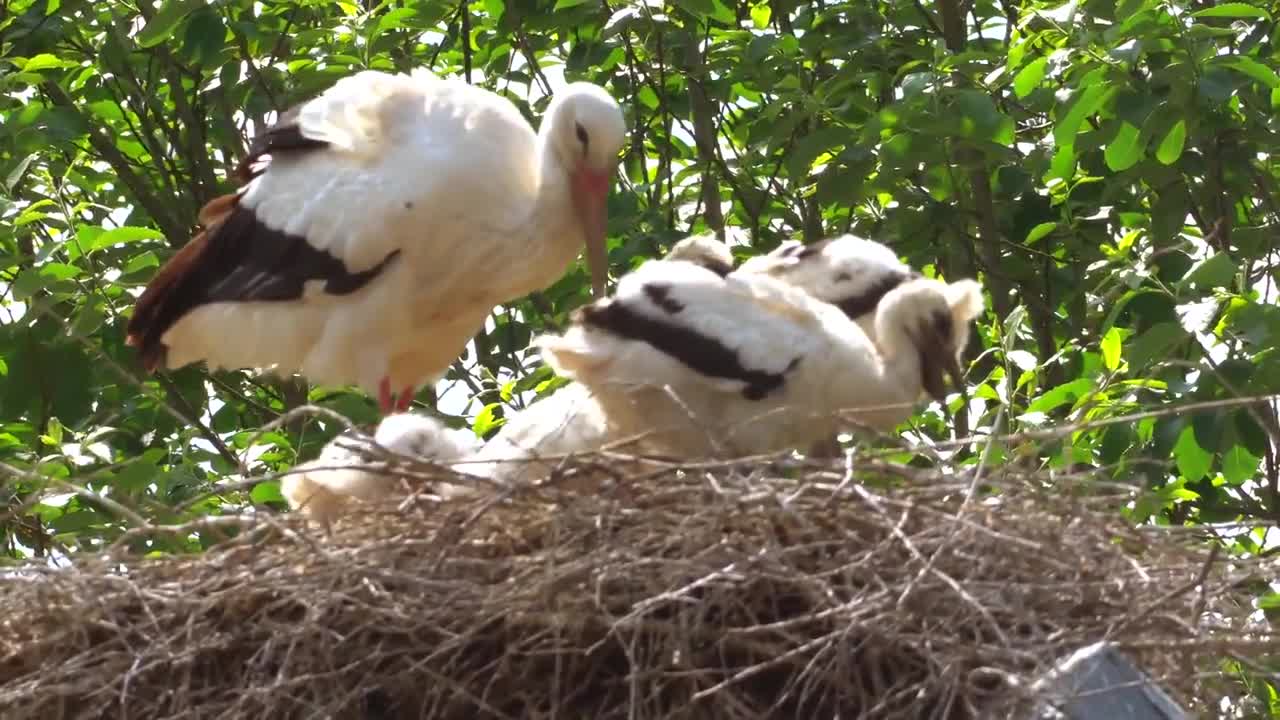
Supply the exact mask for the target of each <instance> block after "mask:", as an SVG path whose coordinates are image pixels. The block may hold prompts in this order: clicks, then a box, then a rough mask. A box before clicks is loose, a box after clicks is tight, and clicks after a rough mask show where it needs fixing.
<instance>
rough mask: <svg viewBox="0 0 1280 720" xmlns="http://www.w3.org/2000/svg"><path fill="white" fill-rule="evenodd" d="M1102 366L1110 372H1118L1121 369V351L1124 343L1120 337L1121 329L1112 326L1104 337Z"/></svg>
mask: <svg viewBox="0 0 1280 720" xmlns="http://www.w3.org/2000/svg"><path fill="white" fill-rule="evenodd" d="M1100 347H1101V350H1102V364H1103V366H1105V367H1106V368H1107V369H1108V370H1116V369H1118V368H1119V367H1120V351H1121V349H1122V348H1123V343H1122V340H1121V337H1120V328H1118V327H1115V326H1112V327H1111V329H1110V330H1108V331H1107V334H1106V335H1103V336H1102V343H1101V346H1100Z"/></svg>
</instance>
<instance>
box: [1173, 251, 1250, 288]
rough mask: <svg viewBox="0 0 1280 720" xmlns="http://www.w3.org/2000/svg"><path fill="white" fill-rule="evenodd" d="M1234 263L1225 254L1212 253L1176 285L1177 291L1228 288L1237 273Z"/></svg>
mask: <svg viewBox="0 0 1280 720" xmlns="http://www.w3.org/2000/svg"><path fill="white" fill-rule="evenodd" d="M1237 269H1238V268H1237V266H1236V262H1235V261H1234V260H1232V259H1231V256H1230V255H1227V254H1226V253H1214V254H1213V255H1210V256H1209V257H1207V258H1205V259H1204V260H1202V261H1200V262H1199V263H1197V264H1196V265H1195V267H1194V268H1193V269H1192V270H1191V272H1189V273H1187V276H1186V277H1184V278H1183V279H1182V280H1181V281H1180V282H1179V283H1178V286H1177V287H1178V290H1180V291H1181V290H1186V289H1188V288H1195V289H1196V290H1210V289H1213V288H1225V287H1230V286H1231V283H1232V282H1233V281H1234V280H1235V277H1236V272H1237Z"/></svg>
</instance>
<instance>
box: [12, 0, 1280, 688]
mask: <svg viewBox="0 0 1280 720" xmlns="http://www.w3.org/2000/svg"><path fill="white" fill-rule="evenodd" d="M1275 11H1276V8H1275V7H1274V5H1273V4H1271V3H1264V2H1214V0H1206V1H1205V2H1188V1H1185V0H1118V1H1117V0H1074V1H1073V2H1067V3H1060V2H1055V1H1053V0H1046V1H1040V2H1035V1H1022V2H1019V1H1015V0H1008V1H1006V0H1001V2H998V3H997V2H992V1H990V0H972V1H971V2H960V0H936V1H935V2H921V1H920V0H879V1H877V2H867V1H864V0H851V1H850V2H833V1H830V0H759V1H758V2H748V1H747V0H672V1H671V2H669V3H667V4H663V3H654V2H645V3H640V2H617V1H613V2H609V1H605V0H554V2H553V1H552V0H475V1H474V2H461V3H459V2H448V3H445V2H436V1H435V0H421V1H419V2H392V1H391V0H384V2H380V3H374V2H371V1H370V2H363V3H361V4H356V3H352V2H337V3H331V2H318V1H316V0H302V1H300V2H289V3H275V2H248V0H224V1H222V2H216V3H211V4H206V3H202V2H199V1H198V0H164V1H163V2H161V3H159V4H158V5H157V4H153V3H152V2H150V1H149V0H144V1H143V2H141V3H138V4H133V3H128V2H122V1H120V0H101V1H95V2H88V1H85V0H0V86H2V87H3V90H4V93H3V95H2V96H0V290H2V291H3V292H2V295H0V376H3V382H2V383H0V460H3V462H4V463H5V464H6V465H5V469H6V470H7V472H8V477H7V478H5V479H4V480H2V481H0V508H2V509H0V557H5V558H7V559H9V560H21V559H25V558H31V557H37V558H51V559H57V558H62V557H65V556H66V555H67V554H68V553H74V552H76V551H79V550H86V549H93V548H97V547H101V546H102V545H103V544H104V543H109V542H111V541H112V540H113V539H114V538H116V537H117V536H118V535H119V534H120V533H121V532H122V531H123V530H124V529H125V528H127V527H128V526H129V525H130V523H131V522H137V521H139V520H146V521H154V522H180V521H184V520H188V519H191V518H193V517H199V516H201V515H217V514H226V513H239V512H243V511H244V510H245V509H246V508H247V507H249V506H258V507H264V506H270V507H280V503H279V495H278V490H277V487H276V484H275V483H274V482H271V481H267V482H258V481H254V480H251V479H250V480H246V479H247V478H254V477H260V476H262V475H263V474H264V473H267V472H271V471H279V470H282V469H285V468H287V467H289V466H291V465H292V464H294V463H295V462H297V461H298V460H299V459H300V458H309V457H312V456H313V455H314V454H315V452H316V451H317V449H318V447H319V446H320V444H321V443H323V442H324V441H325V440H327V439H328V438H329V437H331V436H332V435H333V433H335V432H337V430H338V427H337V426H336V425H335V424H334V423H332V422H328V421H325V420H322V419H312V420H307V421H298V422H294V423H291V424H289V425H287V426H283V427H280V428H278V429H275V430H272V431H270V432H266V433H264V434H258V432H257V429H258V428H260V427H261V426H262V425H264V424H266V423H268V422H270V421H272V420H275V419H276V418H278V417H279V415H280V413H281V412H282V411H284V410H286V409H288V408H291V407H294V406H297V405H299V404H302V403H305V402H311V403H315V404H318V405H321V406H325V407H328V408H331V409H333V410H336V411H339V412H341V413H343V414H345V415H347V416H348V417H350V418H352V419H353V420H355V421H358V422H367V421H369V420H372V419H373V417H374V413H373V410H374V408H373V405H372V404H371V402H370V401H369V400H368V399H367V398H365V397H364V396H363V395H361V394H359V393H355V392H352V391H350V390H346V389H342V388H331V387H309V386H307V385H306V384H304V383H302V382H297V381H277V380H272V379H266V378H261V377H256V376H254V375H252V374H250V373H245V372H218V373H209V372H207V371H205V370H204V369H203V368H197V367H190V368H185V369H182V370H178V371H175V372H170V373H162V374H160V375H159V376H156V377H145V378H144V377H142V376H141V375H140V374H139V371H138V368H137V365H136V363H135V360H134V356H133V353H132V351H131V350H129V349H128V348H125V347H124V346H123V328H124V324H125V322H126V318H127V315H128V313H129V312H130V307H131V303H132V297H133V295H134V294H136V292H138V289H139V287H140V286H141V285H142V284H143V283H145V282H146V281H147V280H148V279H149V278H150V277H151V275H152V273H154V271H155V269H156V267H157V266H158V265H159V264H160V262H161V261H162V260H163V259H164V258H165V257H167V256H168V255H169V254H170V253H172V252H173V251H174V249H175V248H177V247H180V246H181V245H182V244H183V243H185V242H186V241H187V239H188V238H189V237H190V235H191V232H192V230H193V222H194V219H195V217H196V210H197V209H198V208H199V207H200V205H201V204H202V203H204V202H205V201H207V200H208V199H210V198H212V197H214V196H215V195H217V194H220V193H223V192H226V191H228V190H229V189H230V188H231V185H230V184H229V183H228V181H227V177H226V173H227V171H228V169H229V168H230V167H232V166H233V164H234V163H235V161H236V160H237V159H239V158H240V157H242V156H243V155H244V151H245V141H246V138H247V136H248V135H249V134H250V133H251V132H252V131H253V130H254V129H255V128H261V127H263V125H264V124H265V123H267V122H269V121H270V119H271V118H272V113H273V112H274V111H276V110H279V109H283V108H285V107H287V106H289V105H291V104H293V103H296V102H298V101H300V100H303V99H306V98H307V97H309V96H311V95H313V94H315V93H316V92H318V91H320V90H322V89H323V88H325V87H327V86H328V85H330V84H331V83H333V82H334V81H335V80H336V79H337V78H339V77H341V76H344V75H347V74H350V73H352V72H355V71H357V70H360V69H365V68H373V69H380V70H407V69H408V68H410V67H415V66H426V67H429V68H431V69H433V70H434V71H435V72H437V73H439V74H441V75H453V76H461V77H465V78H467V79H468V80H469V81H470V82H474V83H477V84H481V85H483V86H485V87H488V88H490V89H493V90H496V91H498V92H501V93H503V94H505V95H506V96H508V97H510V98H511V99H512V100H513V101H515V102H516V103H517V104H518V105H519V106H520V107H521V108H522V109H523V110H525V111H526V112H528V113H529V114H530V116H531V117H533V116H536V115H537V114H538V113H539V112H540V111H541V110H542V109H543V108H544V107H545V102H546V98H547V94H548V93H549V92H550V91H552V90H553V89H554V87H556V86H557V85H558V84H559V83H561V82H563V80H564V79H565V78H568V79H579V78H581V79H588V80H592V81H594V82H597V83H600V84H602V85H604V86H606V87H607V88H609V89H610V90H611V91H612V92H613V93H614V94H615V95H616V96H617V97H618V98H619V99H620V100H621V101H622V102H623V104H624V106H625V107H626V109H627V112H628V115H629V123H630V127H631V129H632V130H631V136H630V144H629V147H628V149H627V151H626V154H625V157H624V159H623V169H622V171H621V174H620V184H619V187H618V188H617V190H616V192H615V194H614V196H613V197H612V198H611V200H610V212H611V223H610V225H611V229H610V237H611V259H612V262H613V265H614V268H615V274H617V273H622V272H625V271H626V269H627V268H628V267H632V266H634V265H636V264H637V263H639V262H641V261H643V260H644V259H645V258H647V257H652V256H654V255H656V254H659V253H660V251H661V250H662V249H663V248H665V247H668V246H669V245H670V244H671V243H672V242H673V241H674V240H675V239H677V238H679V237H682V236H684V235H685V234H687V233H690V232H697V231H703V230H708V229H710V230H714V231H716V232H717V233H720V234H722V235H724V236H727V237H728V238H729V239H730V240H731V241H732V242H734V243H735V245H736V247H735V252H737V253H739V254H740V255H742V256H747V255H751V254H755V253H759V252H763V251H767V250H769V249H771V248H772V247H774V246H775V245H776V244H777V243H778V242H779V241H781V240H782V239H784V238H790V237H796V238H802V239H806V240H811V239H814V238H817V237H821V236H824V235H828V234H833V233H840V232H855V233H859V234H863V235H866V236H869V237H873V238H876V239H880V240H883V241H885V242H887V243H889V244H890V245H892V246H893V247H894V248H895V249H896V250H897V251H898V252H899V253H900V254H901V255H903V256H904V257H905V258H907V259H908V260H909V261H910V262H911V263H912V264H913V265H915V266H917V267H920V268H922V269H923V270H924V271H925V272H927V273H939V274H942V275H945V276H948V277H960V276H979V277H981V278H982V279H983V280H984V282H985V284H986V287H987V289H988V291H989V293H990V303H989V304H990V307H991V308H992V309H993V311H992V312H991V313H990V314H989V315H988V316H987V318H986V319H985V320H984V321H982V322H981V323H980V332H979V333H978V335H979V337H978V338H977V340H975V342H974V346H973V348H972V351H973V353H972V354H973V356H974V357H976V358H977V361H976V363H975V364H974V366H973V368H972V370H971V372H970V381H971V383H972V385H973V391H974V392H973V399H972V401H971V403H970V404H969V406H968V407H967V408H961V407H959V405H960V400H959V399H958V398H957V399H956V400H954V401H953V402H952V407H951V408H950V409H951V410H952V411H953V412H956V413H957V422H956V424H955V425H953V426H948V425H947V424H946V423H944V422H943V420H942V414H941V412H939V410H938V409H937V408H934V409H933V410H930V411H927V412H925V413H922V414H921V415H920V416H918V417H917V418H916V419H915V420H914V421H913V423H912V425H913V426H914V427H913V429H912V432H913V433H916V434H918V435H919V436H929V437H932V438H934V439H942V438H946V437H947V436H948V435H950V436H951V437H953V438H960V439H963V438H966V437H968V436H970V435H971V434H974V435H976V436H978V438H979V439H978V440H976V441H973V442H959V443H956V444H955V446H954V447H957V448H959V450H960V452H961V455H960V457H962V458H969V459H967V460H965V462H977V456H978V453H977V452H976V451H977V450H978V449H979V448H982V447H986V446H987V445H988V443H987V438H988V437H989V436H991V435H993V434H1001V433H1015V434H1013V435H1011V436H1010V437H1008V438H1007V439H1001V440H999V441H996V442H992V443H990V455H989V456H988V461H994V462H1020V463H1026V464H1029V465H1033V466H1040V467H1052V468H1060V469H1067V468H1082V467H1083V468H1096V469H1098V470H1099V472H1100V477H1102V478H1105V479H1110V480H1114V481H1118V482H1123V483H1130V484H1134V485H1138V486H1140V487H1142V488H1144V489H1145V490H1146V491H1147V492H1145V493H1144V495H1143V496H1142V497H1143V499H1142V500H1141V501H1140V502H1138V503H1135V504H1134V505H1133V506H1132V507H1129V508H1126V509H1125V512H1128V513H1130V514H1131V515H1132V518H1133V520H1135V521H1139V522H1154V523H1170V524H1188V523H1191V524H1198V525H1201V526H1202V527H1204V529H1205V531H1206V532H1207V533H1212V534H1215V535H1217V536H1218V537H1220V538H1221V539H1222V541H1223V542H1224V543H1225V544H1226V546H1227V547H1228V548H1229V549H1230V550H1231V551H1233V552H1236V553H1250V554H1265V553H1271V552H1274V551H1275V550H1274V548H1275V546H1276V542H1275V539H1274V534H1275V530H1274V529H1273V528H1274V526H1275V524H1276V523H1277V521H1278V520H1280V466H1278V463H1277V458H1276V438H1277V434H1278V433H1280V424H1278V423H1277V421H1276V418H1275V413H1274V409H1273V407H1272V406H1271V405H1270V404H1269V403H1231V402H1229V401H1232V400H1234V399H1238V398H1241V397H1248V396H1258V395H1264V394H1270V393H1274V392H1276V391H1277V389H1278V387H1280V354H1278V353H1277V352H1276V348H1277V347H1280V308H1277V305H1276V289H1275V283H1276V281H1277V280H1278V279H1280V275H1278V274H1277V265H1276V262H1277V260H1276V254H1277V242H1276V230H1277V227H1278V223H1280V214H1278V211H1280V206H1278V205H1277V202H1278V201H1277V186H1278V184H1280V168H1278V167H1277V164H1276V161H1275V160H1274V159H1273V158H1272V152H1273V150H1275V149H1276V147H1277V143H1276V137H1277V136H1276V124H1275V120H1274V115H1275V112H1276V109H1277V108H1280V75H1278V74H1277V57H1276V40H1277V32H1278V31H1277V26H1276V23H1275V20H1274V17H1273V14H1274V12H1275ZM494 271H495V272H500V271H501V269H500V268H495V269H494ZM588 297H589V288H588V283H587V281H586V275H585V273H584V272H582V270H581V269H577V270H575V271H573V272H571V273H569V274H568V275H566V276H565V277H564V278H563V279H562V280H561V281H560V282H558V283H557V284H556V285H554V286H552V287H550V288H548V289H546V290H545V291H544V292H542V293H538V294H535V295H534V296H532V297H530V298H529V299H528V300H526V301H524V302H521V303H519V304H516V305H512V306H510V307H505V308H501V309H499V310H498V311H497V312H495V313H494V315H493V318H492V321H491V322H490V324H489V326H488V328H487V329H486V331H485V332H484V333H482V334H481V335H480V336H478V337H477V338H476V339H475V342H474V343H473V346H472V347H471V348H470V349H469V351H468V353H467V355H466V356H465V357H463V358H462V359H460V360H459V362H458V363H457V364H456V365H455V367H454V369H453V371H452V372H451V373H450V376H449V381H448V382H446V383H444V384H442V386H441V388H439V393H440V397H439V398H438V404H439V406H440V407H441V409H442V410H443V411H444V412H445V414H447V415H449V416H451V417H455V418H456V422H458V423H463V422H466V423H470V424H472V426H473V427H474V428H475V430H476V432H478V433H481V434H486V433H489V432H491V431H492V430H493V429H494V428H495V427H496V426H497V425H498V424H500V423H501V417H502V413H503V411H504V410H505V409H507V408H509V407H519V406H521V405H522V404H523V403H525V402H528V401H529V400H531V399H532V396H534V395H536V394H537V393H545V392H548V391H550V390H552V389H554V387H556V386H557V382H556V381H555V380H554V378H552V376H551V374H550V373H549V371H547V370H546V369H545V368H541V367H540V366H539V365H538V363H537V361H536V358H535V357H532V356H530V355H529V354H528V353H527V352H526V351H525V348H526V346H527V344H528V341H529V339H530V337H531V336H532V335H534V334H536V333H538V332H541V331H543V330H546V329H551V328H556V327H560V326H562V325H563V323H564V321H565V317H566V313H567V312H568V311H569V310H570V309H572V308H573V307H576V306H578V305H580V304H581V303H583V302H585V301H586V300H587V299H588ZM430 400H432V402H433V403H436V402H437V399H430ZM1191 402H1195V403H1207V405H1205V406H1204V408H1203V409H1201V410H1199V411H1197V412H1172V411H1171V409H1173V408H1178V407H1181V406H1183V405H1185V404H1187V403H1191ZM1134 413H1148V414H1147V415H1145V416H1143V417H1141V418H1140V419H1125V420H1116V419H1117V418H1125V417H1127V416H1130V415H1132V414H1134ZM1062 428H1065V429H1062ZM1042 430H1043V431H1044V432H1040V431H1042ZM1019 433H1020V434H1019ZM1037 433H1039V434H1037ZM970 456H972V457H970ZM67 483H74V486H72V485H68V484H67ZM75 488H81V489H83V490H86V491H87V492H82V493H80V494H75V493H73V492H70V490H72V489H75ZM216 540H217V537H216V536H214V535H212V534H209V533H203V534H201V533H197V534H195V535H192V536H190V537H184V538H173V539H170V540H165V541H154V543H153V544H148V545H147V546H145V547H140V548H138V549H139V550H143V551H148V550H149V551H153V552H178V551H189V550H196V549H199V548H200V547H202V546H204V545H205V544H207V543H210V542H214V541H216ZM1256 592H1257V598H1258V599H1257V602H1258V603H1259V606H1260V608H1262V609H1263V610H1267V611H1269V610H1270V609H1272V608H1274V607H1275V606H1277V605H1278V604H1280V596H1277V595H1276V594H1274V593H1273V592H1272V591H1271V590H1270V589H1269V588H1265V587H1259V588H1257V589H1256ZM1242 677H1243V678H1244V679H1243V680H1242V682H1246V683H1251V682H1252V681H1251V680H1249V679H1248V677H1249V676H1242ZM1249 689H1250V690H1252V691H1256V693H1257V695H1256V697H1257V698H1259V702H1260V706H1261V707H1270V708H1272V709H1273V710H1277V709H1280V701H1277V700H1276V699H1275V698H1276V693H1275V690H1274V689H1272V688H1271V687H1270V686H1269V685H1266V684H1265V683H1258V684H1251V685H1249Z"/></svg>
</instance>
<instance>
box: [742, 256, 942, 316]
mask: <svg viewBox="0 0 1280 720" xmlns="http://www.w3.org/2000/svg"><path fill="white" fill-rule="evenodd" d="M735 272H738V273H745V274H752V273H755V274H764V275H768V276H769V277H772V278H775V279H777V280H781V281H782V282H785V283H787V284H788V285H794V286H795V287H798V288H800V289H802V290H804V291H805V292H807V293H809V294H810V295H812V296H814V297H816V298H818V299H819V300H822V301H823V302H828V303H831V304H832V305H835V306H837V307H839V308H840V309H841V310H843V311H844V314H845V315H847V316H848V317H849V318H851V319H852V320H854V321H856V322H857V323H858V325H859V326H860V327H861V328H862V330H863V331H864V332H866V333H867V335H869V336H870V337H871V339H872V340H873V341H874V340H875V339H876V330H875V311H876V307H877V306H878V305H879V304H880V301H881V300H882V299H883V298H884V297H885V296H886V295H887V294H889V292H890V291H892V290H893V289H894V288H897V287H898V286H900V285H902V284H903V283H905V282H907V281H909V280H913V279H915V278H918V277H921V275H920V273H918V272H916V271H915V270H913V269H912V268H911V267H910V266H909V265H907V264H906V263H904V262H902V261H901V260H900V259H898V255H897V254H896V253H894V252H893V250H891V249H889V248H888V247H887V246H885V245H883V244H881V243H878V242H875V241H874V240H867V239H865V238H860V237H858V236H856V235H847V234H846V235H840V236H838V237H834V238H828V239H826V240H820V241H818V242H815V243H811V244H809V245H805V244H803V243H800V242H797V241H794V240H793V241H788V242H785V243H782V244H781V245H779V246H778V247H777V248H775V249H774V250H773V252H770V253H768V254H765V255H758V256H756V257H753V258H750V259H748V260H747V261H746V262H744V263H742V265H741V266H740V267H739V268H738V269H737V270H736V271H735Z"/></svg>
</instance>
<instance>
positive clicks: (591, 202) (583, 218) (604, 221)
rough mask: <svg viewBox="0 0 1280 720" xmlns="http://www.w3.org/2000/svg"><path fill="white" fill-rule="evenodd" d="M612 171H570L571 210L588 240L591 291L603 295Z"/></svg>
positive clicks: (581, 167) (583, 169) (607, 269)
mask: <svg viewBox="0 0 1280 720" xmlns="http://www.w3.org/2000/svg"><path fill="white" fill-rule="evenodd" d="M612 175H613V172H612V171H605V172H601V171H599V170H594V169H592V168H589V167H586V166H585V165H580V166H578V169H577V170H576V171H575V172H574V173H573V209H574V211H575V212H576V213H577V215H578V222H580V223H582V232H583V236H584V237H585V238H586V241H587V269H588V270H589V271H590V272H591V292H592V293H593V294H594V295H595V296H596V297H597V298H602V297H604V286H605V283H606V282H608V280H609V257H608V254H607V252H606V250H607V246H606V244H605V243H606V239H605V228H606V226H607V225H608V221H609V207H608V204H607V202H606V201H607V200H608V198H609V186H610V185H612V183H613V177H612Z"/></svg>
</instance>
